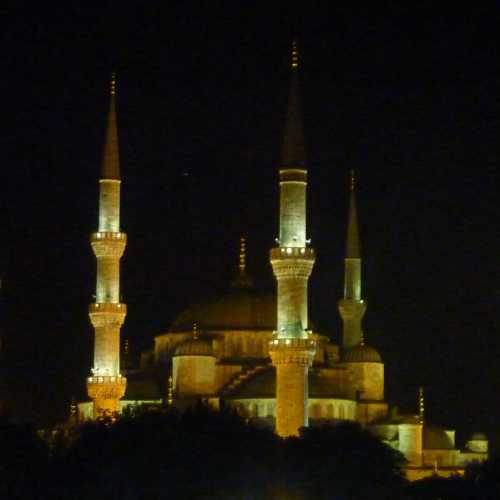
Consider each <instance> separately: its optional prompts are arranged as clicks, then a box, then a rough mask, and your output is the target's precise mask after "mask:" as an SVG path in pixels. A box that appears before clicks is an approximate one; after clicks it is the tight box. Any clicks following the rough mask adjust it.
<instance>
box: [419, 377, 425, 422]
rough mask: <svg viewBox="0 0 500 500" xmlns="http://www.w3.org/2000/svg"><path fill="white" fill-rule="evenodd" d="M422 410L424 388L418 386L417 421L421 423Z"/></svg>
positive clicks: (423, 409) (422, 418) (423, 405)
mask: <svg viewBox="0 0 500 500" xmlns="http://www.w3.org/2000/svg"><path fill="white" fill-rule="evenodd" d="M424 412H425V400H424V388H423V387H422V386H420V387H419V388H418V421H419V423H421V424H423V423H424Z"/></svg>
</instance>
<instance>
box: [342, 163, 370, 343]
mask: <svg viewBox="0 0 500 500" xmlns="http://www.w3.org/2000/svg"><path fill="white" fill-rule="evenodd" d="M365 311H366V303H365V302H364V301H363V299H362V298H361V251H360V244H359V227H358V214H357V210H356V179H355V175H354V170H351V173H350V179H349V215H348V219H347V238H346V255H345V259H344V298H343V299H342V300H340V302H339V312H340V316H341V317H342V321H343V347H344V349H349V348H350V347H353V346H355V345H357V344H363V343H364V338H363V329H362V325H361V323H362V320H363V316H364V314H365Z"/></svg>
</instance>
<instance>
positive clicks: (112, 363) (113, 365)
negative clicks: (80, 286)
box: [87, 74, 127, 418]
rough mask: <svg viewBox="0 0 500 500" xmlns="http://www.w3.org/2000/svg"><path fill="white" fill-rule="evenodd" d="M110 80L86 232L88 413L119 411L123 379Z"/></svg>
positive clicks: (121, 244) (122, 242) (121, 237)
mask: <svg viewBox="0 0 500 500" xmlns="http://www.w3.org/2000/svg"><path fill="white" fill-rule="evenodd" d="M115 94H116V80H115V76H114V74H113V77H112V80H111V96H110V97H111V103H110V108H109V114H108V123H107V133H106V143H105V146H104V157H103V162H102V172H101V178H100V180H99V229H98V231H97V232H96V233H93V234H92V235H91V237H90V243H91V245H92V250H93V251H94V254H95V256H96V259H97V283H96V301H95V303H93V304H90V307H89V316H90V321H91V322H92V325H93V327H94V330H95V342H94V367H93V368H92V370H91V371H92V376H90V377H88V378H87V391H88V395H89V397H90V398H91V399H92V400H93V402H94V418H97V417H99V416H105V415H110V416H112V415H113V414H115V413H116V412H118V411H119V410H120V399H121V398H122V397H123V395H124V394H125V386H126V379H125V377H122V376H121V374H120V328H121V326H122V324H123V321H124V320H125V316H126V314H127V307H126V305H125V304H122V303H121V302H120V258H121V256H122V255H123V252H124V250H125V246H126V243H127V235H126V234H125V233H122V232H120V183H121V180H120V161H119V155H118V131H117V124H116V110H115Z"/></svg>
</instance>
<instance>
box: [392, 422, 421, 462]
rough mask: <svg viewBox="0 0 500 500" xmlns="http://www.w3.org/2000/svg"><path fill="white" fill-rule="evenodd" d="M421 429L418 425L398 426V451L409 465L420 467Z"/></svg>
mask: <svg viewBox="0 0 500 500" xmlns="http://www.w3.org/2000/svg"><path fill="white" fill-rule="evenodd" d="M422 428H423V425H422V424H419V423H408V424H399V425H398V435H399V451H400V452H401V453H402V454H403V455H404V456H405V458H406V459H407V460H408V462H409V465H413V466H418V467H420V466H421V465H422V445H423V442H422Z"/></svg>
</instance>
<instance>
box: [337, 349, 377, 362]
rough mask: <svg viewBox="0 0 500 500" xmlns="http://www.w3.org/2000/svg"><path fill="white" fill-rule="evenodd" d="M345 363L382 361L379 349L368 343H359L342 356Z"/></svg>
mask: <svg viewBox="0 0 500 500" xmlns="http://www.w3.org/2000/svg"><path fill="white" fill-rule="evenodd" d="M342 361H343V362H344V363H382V358H381V356H380V354H379V353H378V351H377V350H376V349H375V348H373V347H371V346H369V345H366V344H358V345H355V346H353V347H351V348H350V349H347V351H345V352H344V355H343V356H342Z"/></svg>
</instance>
